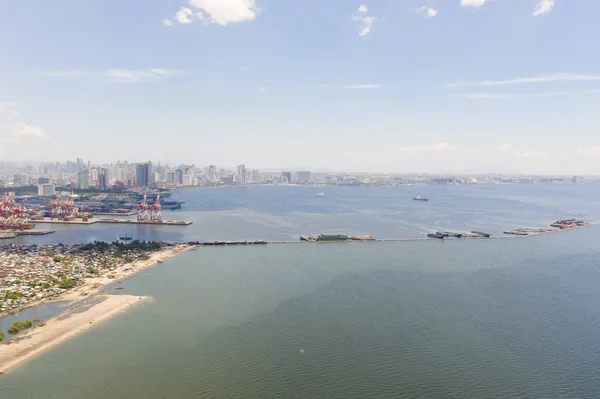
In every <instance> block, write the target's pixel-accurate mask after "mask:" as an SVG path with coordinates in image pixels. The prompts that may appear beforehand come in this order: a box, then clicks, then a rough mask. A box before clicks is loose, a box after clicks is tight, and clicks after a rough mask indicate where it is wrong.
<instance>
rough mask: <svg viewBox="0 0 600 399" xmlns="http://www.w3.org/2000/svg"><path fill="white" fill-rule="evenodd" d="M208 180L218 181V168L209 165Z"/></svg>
mask: <svg viewBox="0 0 600 399" xmlns="http://www.w3.org/2000/svg"><path fill="white" fill-rule="evenodd" d="M208 179H209V180H211V181H216V180H217V167H216V166H215V165H208Z"/></svg>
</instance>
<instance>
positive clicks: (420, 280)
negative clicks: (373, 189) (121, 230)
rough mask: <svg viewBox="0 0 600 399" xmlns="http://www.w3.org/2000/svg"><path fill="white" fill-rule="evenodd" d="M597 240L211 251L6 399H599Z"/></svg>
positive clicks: (60, 353)
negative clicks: (148, 301) (152, 299)
mask: <svg viewBox="0 0 600 399" xmlns="http://www.w3.org/2000/svg"><path fill="white" fill-rule="evenodd" d="M599 237H600V227H591V228H589V229H580V230H574V231H569V232H561V233H557V234H550V235H545V236H539V237H532V238H528V239H507V240H476V241H454V242H438V241H433V242H403V243H354V244H350V243H348V244H315V245H311V244H304V245H301V244H292V245H271V246H266V247H232V248H214V247H213V248H209V247H207V248H199V249H198V250H197V251H191V252H187V253H184V254H183V255H181V256H179V257H177V258H173V259H171V260H169V261H167V262H165V263H164V264H162V265H156V266H155V267H153V268H151V269H149V270H148V273H143V274H142V275H140V276H139V277H137V278H136V279H133V280H127V281H125V282H124V283H123V285H124V287H125V290H124V291H123V292H125V293H136V294H145V295H151V296H153V297H154V299H155V301H154V302H152V303H143V304H139V305H138V306H137V307H135V308H131V309H129V310H128V311H127V312H126V313H125V314H123V315H121V316H119V317H117V318H115V319H112V320H110V321H107V322H106V323H102V324H101V325H98V326H97V327H95V328H93V329H91V330H90V331H88V332H86V333H84V334H82V335H79V336H77V337H75V338H73V339H71V340H69V341H68V342H65V343H64V344H62V345H60V347H58V348H56V349H55V350H53V351H49V352H46V353H45V354H43V355H41V356H39V357H37V358H35V359H34V360H32V361H30V362H27V363H25V364H23V365H22V366H19V367H18V368H16V369H14V370H13V371H11V372H10V373H9V374H8V375H6V376H4V378H3V379H2V380H0V397H1V398H3V399H13V398H25V397H27V398H64V399H70V398H107V397H110V398H115V399H119V398H134V397H135V398H138V397H140V398H149V399H154V398H177V399H180V398H322V397H327V398H490V397H493V398H596V397H600V383H599V379H598V375H600V364H599V362H598V359H600V345H599V343H598V342H599V341H598V339H597V337H598V334H597V332H598V331H600V284H598V282H599V281H600V262H599V257H598V252H599V251H598V246H597V242H598V238H599ZM115 292H119V291H115ZM301 349H302V350H303V351H304V353H301Z"/></svg>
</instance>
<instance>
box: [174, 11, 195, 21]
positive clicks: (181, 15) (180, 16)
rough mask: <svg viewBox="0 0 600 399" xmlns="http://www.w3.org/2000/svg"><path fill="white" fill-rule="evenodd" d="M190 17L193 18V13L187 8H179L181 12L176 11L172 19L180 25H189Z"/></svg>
mask: <svg viewBox="0 0 600 399" xmlns="http://www.w3.org/2000/svg"><path fill="white" fill-rule="evenodd" d="M190 17H192V18H193V17H194V12H193V11H192V10H191V9H189V8H187V7H181V10H179V11H177V14H175V17H174V18H173V19H175V20H176V21H177V22H179V23H180V24H191V23H192V19H191V18H190Z"/></svg>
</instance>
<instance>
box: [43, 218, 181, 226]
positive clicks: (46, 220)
mask: <svg viewBox="0 0 600 399" xmlns="http://www.w3.org/2000/svg"><path fill="white" fill-rule="evenodd" d="M32 222H33V223H51V224H52V223H54V224H71V225H90V224H96V223H114V224H144V225H150V226H189V225H190V224H192V223H193V222H192V221H190V220H161V221H153V220H147V221H138V220H132V219H88V220H82V219H75V220H60V219H51V218H44V219H36V220H32Z"/></svg>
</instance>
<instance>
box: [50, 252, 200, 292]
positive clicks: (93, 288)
mask: <svg viewBox="0 0 600 399" xmlns="http://www.w3.org/2000/svg"><path fill="white" fill-rule="evenodd" d="M192 248H194V246H192V245H188V244H178V245H175V246H173V247H168V248H165V249H162V250H160V251H157V252H153V253H152V254H150V258H148V259H146V260H140V261H136V262H132V263H125V264H123V265H121V266H120V267H118V268H117V269H116V270H114V274H107V275H104V276H102V277H96V278H86V280H85V283H84V284H82V285H80V286H78V287H77V288H74V289H72V290H69V291H67V292H66V293H64V294H63V295H61V296H60V298H59V299H60V300H68V301H78V300H81V299H83V298H85V297H86V296H89V295H93V294H95V293H97V292H98V291H100V290H102V288H103V287H104V286H106V285H108V284H111V283H114V282H116V281H119V280H121V279H123V278H126V277H129V276H132V275H134V274H136V273H138V272H139V271H141V270H144V269H146V268H148V267H150V266H152V265H154V264H157V263H159V262H164V261H165V260H167V259H169V258H171V257H173V256H175V255H179V254H180V253H182V252H185V251H187V250H190V249H192ZM109 276H112V277H109Z"/></svg>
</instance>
